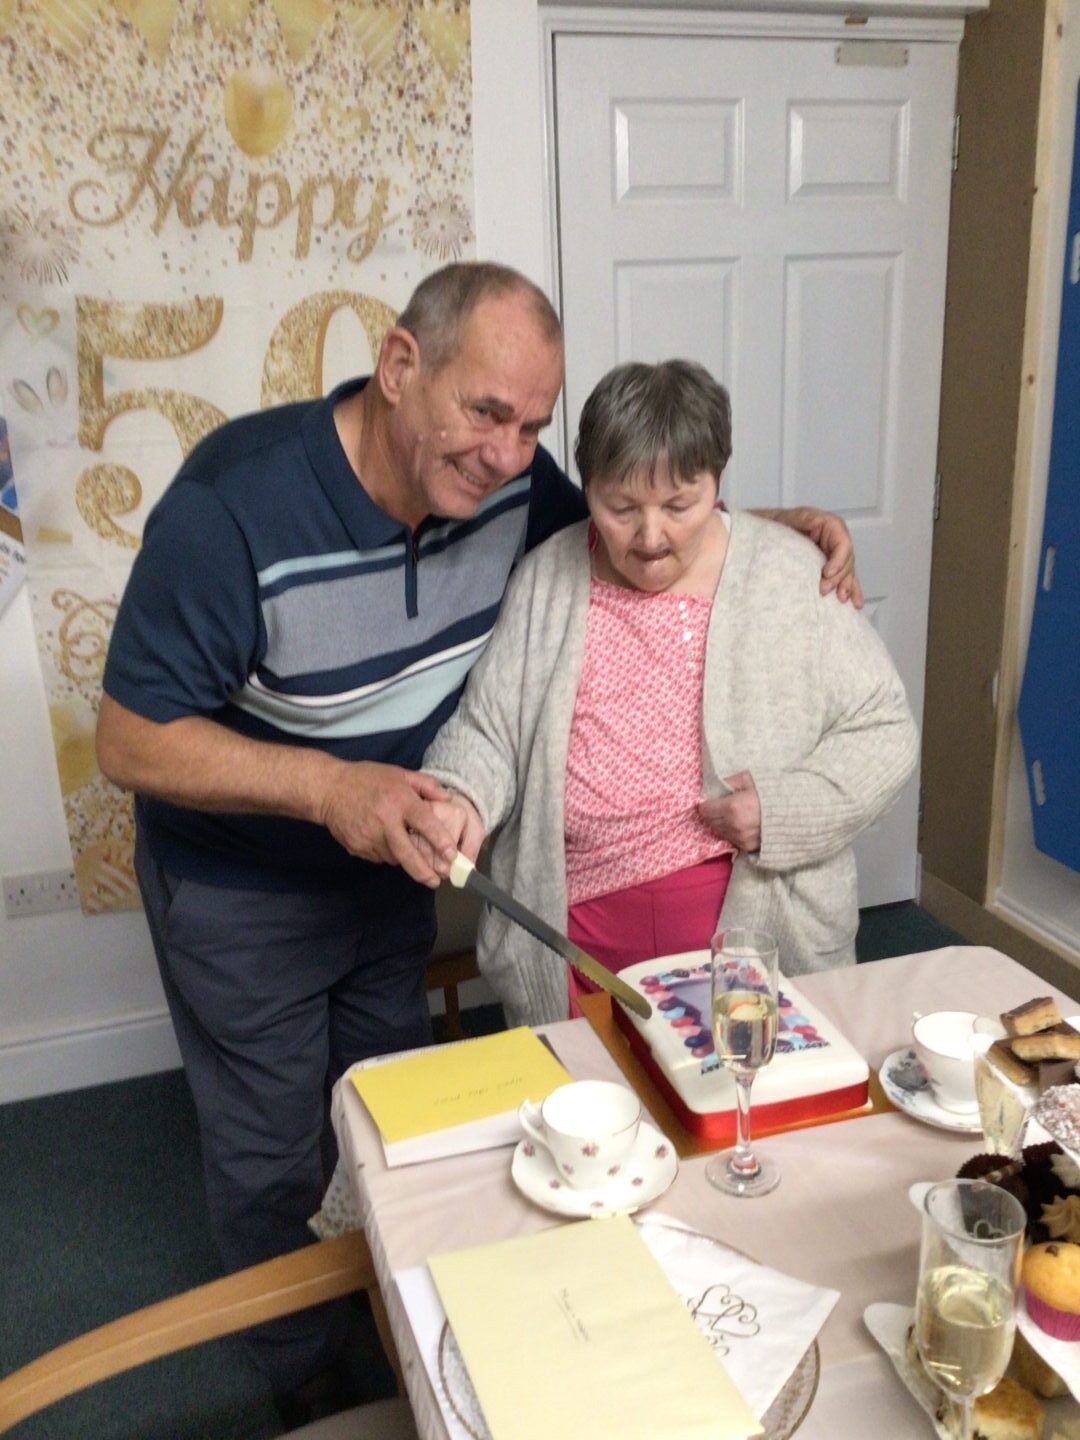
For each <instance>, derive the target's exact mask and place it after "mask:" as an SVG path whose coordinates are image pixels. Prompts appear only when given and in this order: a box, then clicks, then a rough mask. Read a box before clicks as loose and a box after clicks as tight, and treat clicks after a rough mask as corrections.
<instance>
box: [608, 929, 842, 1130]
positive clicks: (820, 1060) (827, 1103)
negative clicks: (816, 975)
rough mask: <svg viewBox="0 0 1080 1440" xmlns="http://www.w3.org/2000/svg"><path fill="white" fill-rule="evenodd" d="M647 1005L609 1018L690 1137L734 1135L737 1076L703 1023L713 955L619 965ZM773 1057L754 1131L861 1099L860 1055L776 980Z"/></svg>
mask: <svg viewBox="0 0 1080 1440" xmlns="http://www.w3.org/2000/svg"><path fill="white" fill-rule="evenodd" d="M619 978H620V979H621V980H625V981H626V982H627V983H628V984H629V985H631V986H633V988H634V989H636V990H640V992H641V993H642V995H644V996H645V998H646V999H647V1000H648V1001H649V1003H650V1005H651V1006H652V1014H651V1015H650V1017H649V1019H648V1020H642V1019H640V1018H639V1017H638V1016H637V1015H634V1014H632V1013H631V1012H630V1011H629V1010H626V1009H624V1008H623V1006H622V1005H618V1004H616V1005H614V1006H613V1007H612V1010H613V1013H614V1015H615V1020H616V1023H617V1024H618V1025H619V1027H620V1028H621V1029H622V1030H624V1031H625V1032H626V1036H627V1038H628V1040H629V1041H630V1046H631V1048H632V1049H633V1050H634V1052H635V1053H636V1055H637V1056H638V1058H639V1059H640V1060H641V1062H642V1064H643V1065H644V1066H645V1068H646V1070H648V1072H649V1073H650V1075H651V1076H652V1078H653V1080H654V1081H655V1082H656V1083H657V1085H658V1086H659V1087H660V1090H661V1092H662V1093H663V1094H664V1096H665V1098H666V1099H667V1101H668V1103H669V1104H670V1105H671V1107H672V1109H673V1110H674V1111H675V1113H676V1115H678V1117H679V1119H680V1120H681V1121H682V1123H683V1124H684V1125H685V1126H686V1128H687V1129H688V1130H690V1131H691V1132H692V1133H693V1134H696V1135H701V1136H703V1137H705V1138H706V1139H709V1140H716V1141H719V1142H721V1143H723V1142H725V1141H727V1140H729V1139H730V1140H734V1138H735V1079H734V1076H733V1075H732V1074H731V1073H730V1071H727V1070H724V1069H722V1068H721V1065H720V1061H719V1060H718V1059H717V1055H716V1050H715V1049H714V1047H713V1039H712V1032H711V1029H710V1012H711V984H712V960H711V958H710V955H709V952H708V951H707V950H694V951H690V952H688V953H687V954H685V955H667V956H664V957H662V958H661V959H659V960H645V961H643V962H642V963H641V964H640V965H630V966H628V967H627V968H626V969H625V970H620V971H619ZM778 1010H779V1031H778V1034H777V1039H776V1051H775V1054H774V1056H773V1059H772V1060H771V1061H770V1063H769V1064H768V1065H766V1066H765V1067H764V1068H763V1069H762V1070H759V1071H758V1072H757V1075H756V1077H755V1079H754V1090H753V1105H754V1130H755V1132H760V1131H761V1130H764V1129H771V1128H776V1127H781V1126H785V1125H797V1124H801V1123H803V1122H805V1121H807V1120H812V1119H817V1118H821V1117H823V1116H827V1115H837V1114H840V1113H841V1112H843V1111H846V1110H857V1109H859V1108H861V1107H862V1106H864V1105H865V1104H866V1103H867V1094H868V1086H869V1079H870V1072H869V1068H868V1066H867V1064H866V1061H865V1060H864V1059H863V1058H862V1056H861V1055H860V1054H859V1053H858V1052H857V1051H856V1050H855V1049H854V1047H853V1046H852V1045H850V1044H849V1043H848V1041H847V1040H845V1039H844V1037H843V1035H841V1034H840V1032H839V1031H838V1030H837V1029H836V1027H835V1026H834V1025H832V1024H831V1023H830V1022H829V1021H828V1020H826V1018H825V1016H824V1015H822V1013H821V1012H820V1010H817V1009H815V1007H814V1006H813V1005H811V1004H810V1003H809V1001H807V1000H805V999H804V998H803V997H802V995H800V994H799V992H798V990H796V988H795V986H794V985H792V984H791V982H790V981H789V980H785V979H784V978H783V977H781V981H780V998H779V1006H778Z"/></svg>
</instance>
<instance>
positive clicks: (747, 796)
mask: <svg viewBox="0 0 1080 1440" xmlns="http://www.w3.org/2000/svg"><path fill="white" fill-rule="evenodd" d="M724 784H725V785H730V786H731V792H732V793H731V794H730V795H721V796H719V797H718V798H717V799H716V800H702V801H701V803H700V804H699V805H698V814H699V815H700V816H701V818H702V820H704V821H705V824H706V825H708V826H709V828H710V829H711V830H715V831H716V833H717V835H719V836H720V838H721V840H726V841H727V842H728V844H729V845H734V846H735V848H736V850H738V851H740V853H742V854H746V855H753V854H754V853H755V852H756V851H758V850H760V849H761V801H760V799H759V798H758V793H757V787H756V786H755V785H754V778H753V776H752V775H751V774H750V772H749V771H748V770H740V772H739V773H738V775H727V776H725V778H724Z"/></svg>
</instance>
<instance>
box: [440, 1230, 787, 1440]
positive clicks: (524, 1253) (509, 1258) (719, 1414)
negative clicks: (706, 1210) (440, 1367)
mask: <svg viewBox="0 0 1080 1440" xmlns="http://www.w3.org/2000/svg"><path fill="white" fill-rule="evenodd" d="M428 1268H429V1269H430V1271H431V1274H432V1277H433V1279H434V1281H435V1284H436V1286H437V1287H438V1291H439V1296H440V1298H441V1300H442V1303H443V1308H444V1309H445V1310H446V1315H447V1318H448V1320H449V1322H450V1328H451V1329H452V1330H453V1332H454V1338H455V1339H456V1340H457V1343H458V1346H459V1347H460V1349H461V1353H462V1356H463V1357H464V1360H465V1365H466V1368H467V1369H468V1372H469V1378H470V1379H471V1380H472V1383H473V1388H474V1389H475V1391H476V1395H477V1399H478V1400H479V1401H480V1407H481V1409H482V1410H483V1412H484V1419H485V1420H486V1421H487V1426H488V1429H489V1430H490V1432H491V1435H492V1440H581V1436H583V1435H587V1436H588V1437H589V1440H656V1437H657V1436H660V1435H662V1436H663V1437H664V1440H744V1437H747V1436H751V1435H760V1434H761V1426H760V1424H759V1423H758V1420H757V1417H756V1416H755V1415H754V1414H753V1412H752V1411H751V1410H750V1407H749V1406H748V1405H747V1403H746V1401H745V1400H744V1399H743V1397H742V1395H741V1394H740V1392H739V1390H738V1389H737V1388H736V1386H735V1383H734V1382H733V1381H732V1380H731V1378H730V1377H729V1376H728V1374H727V1372H726V1371H725V1370H724V1368H723V1366H722V1365H721V1364H720V1363H719V1361H718V1360H717V1359H716V1357H715V1355H714V1354H713V1351H712V1348H711V1347H710V1346H709V1344H708V1342H707V1341H706V1340H705V1338H704V1336H703V1335H702V1334H701V1332H700V1331H699V1330H698V1328H697V1326H696V1325H695V1323H694V1321H693V1319H692V1318H691V1316H690V1313H689V1311H688V1310H687V1309H686V1306H685V1305H684V1304H683V1302H682V1300H681V1299H680V1298H679V1296H678V1295H676V1293H675V1291H674V1290H673V1289H672V1287H671V1283H670V1282H669V1280H668V1279H667V1277H666V1275H665V1274H664V1272H663V1271H662V1270H661V1268H660V1266H659V1265H658V1264H657V1262H656V1260H655V1259H654V1258H653V1256H652V1254H651V1253H650V1252H649V1249H648V1247H647V1246H646V1244H645V1242H644V1240H642V1238H641V1236H640V1235H639V1234H638V1232H637V1230H636V1228H635V1227H634V1225H633V1223H632V1222H631V1220H630V1219H629V1217H628V1216H625V1215H623V1216H618V1217H616V1218H615V1219H610V1220H583V1221H580V1222H579V1223H577V1224H572V1225H560V1226H557V1227H556V1228H555V1229H553V1230H544V1231H541V1232H540V1233H539V1234H538V1235H520V1236H516V1237H515V1238H514V1239H512V1240H501V1241H498V1242H496V1243H495V1244H493V1245H480V1246H477V1247H475V1248H474V1249H471V1250H458V1251H453V1252H451V1253H450V1254H448V1255H436V1256H434V1257H433V1258H432V1259H431V1260H429V1261H428Z"/></svg>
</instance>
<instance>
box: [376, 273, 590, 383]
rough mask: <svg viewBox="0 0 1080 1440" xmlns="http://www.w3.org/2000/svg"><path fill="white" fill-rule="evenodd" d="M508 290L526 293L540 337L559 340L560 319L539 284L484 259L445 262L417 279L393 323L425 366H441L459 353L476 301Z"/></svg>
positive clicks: (433, 368)
mask: <svg viewBox="0 0 1080 1440" xmlns="http://www.w3.org/2000/svg"><path fill="white" fill-rule="evenodd" d="M506 295H523V296H525V298H526V299H527V300H528V301H529V302H530V304H531V308H532V311H533V314H534V316H535V318H536V322H537V325H538V327H539V330H540V334H541V336H542V337H543V339H544V340H546V341H548V342H549V343H550V344H552V345H562V339H563V333H562V322H561V321H560V319H559V317H558V314H557V313H556V311H555V309H554V307H553V306H552V304H551V301H550V300H549V299H548V298H547V296H546V295H545V294H544V292H543V291H542V290H541V289H540V287H539V286H538V285H534V284H533V282H532V281H531V280H529V279H528V278H527V277H526V276H524V275H522V274H521V273H520V271H517V270H511V268H510V267H509V265H496V264H494V263H493V262H491V261H486V260H471V261H461V262H459V263H457V264H455V265H444V266H443V268H442V269H441V270H436V271H435V273H434V274H433V275H429V276H428V277H427V279H426V280H421V282H420V284H419V285H418V286H417V287H416V289H415V290H414V291H413V293H412V297H411V298H410V300H409V302H408V304H407V305H406V306H405V309H404V310H402V312H401V314H400V315H399V316H398V320H397V323H398V325H399V326H400V327H401V328H402V329H403V330H408V332H409V334H410V335H412V337H413V338H414V339H415V341H416V343H417V344H418V345H419V347H420V361H421V364H422V365H423V366H424V369H425V370H428V371H437V370H441V369H442V368H443V366H444V365H447V364H449V362H450V361H451V360H453V359H454V358H455V357H456V355H457V354H458V352H459V350H460V348H461V337H462V334H463V332H464V329H465V325H466V322H467V321H468V319H469V316H470V315H471V314H472V313H473V311H474V310H475V309H476V307H477V306H478V305H479V304H480V303H481V302H482V301H484V300H498V299H501V298H502V297H503V296H506Z"/></svg>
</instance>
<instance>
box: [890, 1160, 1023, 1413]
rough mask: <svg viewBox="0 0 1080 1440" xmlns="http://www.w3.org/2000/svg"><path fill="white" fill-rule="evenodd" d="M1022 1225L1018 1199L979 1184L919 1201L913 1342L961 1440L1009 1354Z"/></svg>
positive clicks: (943, 1187)
mask: <svg viewBox="0 0 1080 1440" xmlns="http://www.w3.org/2000/svg"><path fill="white" fill-rule="evenodd" d="M1024 1221H1025V1216H1024V1208H1023V1206H1022V1205H1021V1204H1020V1202H1019V1200H1017V1199H1016V1197H1015V1196H1013V1195H1010V1194H1009V1193H1008V1191H1006V1190H1002V1189H1001V1187H1000V1186H998V1185H991V1184H988V1183H987V1181H985V1180H946V1181H944V1182H943V1183H942V1184H940V1185H934V1186H932V1187H931V1188H930V1189H929V1190H928V1191H927V1193H926V1196H925V1198H924V1200H923V1224H922V1246H921V1249H920V1253H919V1290H918V1295H917V1298H916V1301H915V1343H916V1345H917V1347H918V1351H919V1355H920V1357H921V1359H922V1362H923V1365H924V1366H925V1367H926V1370H927V1373H928V1374H929V1375H930V1376H931V1378H932V1379H933V1380H935V1381H936V1383H937V1384H938V1386H939V1387H940V1388H941V1389H942V1390H943V1391H944V1393H945V1395H946V1396H947V1397H948V1398H949V1399H950V1400H951V1401H952V1402H953V1404H954V1406H955V1407H956V1411H957V1415H958V1418H959V1422H960V1425H959V1440H971V1433H972V1431H971V1407H972V1405H973V1404H974V1402H975V1400H976V1398H977V1397H978V1396H979V1395H985V1394H986V1393H987V1391H988V1390H992V1389H993V1388H994V1386H995V1385H996V1384H997V1383H998V1381H999V1380H1000V1379H1001V1377H1002V1375H1004V1373H1005V1367H1006V1365H1007V1364H1008V1363H1009V1356H1010V1354H1011V1353H1012V1346H1013V1334H1014V1332H1015V1330H1016V1290H1017V1286H1018V1284H1019V1280H1020V1261H1021V1254H1022V1250H1023V1240H1024Z"/></svg>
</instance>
